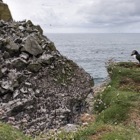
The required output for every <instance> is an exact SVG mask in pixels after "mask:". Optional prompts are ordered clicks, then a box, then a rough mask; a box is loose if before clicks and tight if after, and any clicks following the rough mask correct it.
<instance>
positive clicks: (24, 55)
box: [20, 52, 29, 60]
mask: <svg viewBox="0 0 140 140" xmlns="http://www.w3.org/2000/svg"><path fill="white" fill-rule="evenodd" d="M20 57H21V58H23V59H25V60H28V59H29V55H28V54H27V53H24V52H22V53H21V54H20Z"/></svg>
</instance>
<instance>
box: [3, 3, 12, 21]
mask: <svg viewBox="0 0 140 140" xmlns="http://www.w3.org/2000/svg"><path fill="white" fill-rule="evenodd" d="M1 19H2V20H4V21H10V20H12V16H11V12H10V10H9V8H8V5H7V4H5V3H3V2H2V0H0V20H1Z"/></svg>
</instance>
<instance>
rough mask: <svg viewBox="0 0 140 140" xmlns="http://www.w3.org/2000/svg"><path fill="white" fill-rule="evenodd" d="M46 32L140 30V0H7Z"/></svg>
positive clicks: (17, 17) (15, 11) (18, 16)
mask: <svg viewBox="0 0 140 140" xmlns="http://www.w3.org/2000/svg"><path fill="white" fill-rule="evenodd" d="M3 1H4V2H5V3H7V4H8V5H9V8H10V10H11V13H12V16H13V18H14V19H15V20H17V21H19V20H24V19H31V20H32V21H33V22H34V24H39V25H41V26H42V28H43V29H44V30H45V32H47V33H49V32H53V33H55V32H88V33H90V32H93V33H106V32H109V33H112V32H113V33H125V32H131V33H133V32H134V33H135V32H136V33H137V32H140V0H3Z"/></svg>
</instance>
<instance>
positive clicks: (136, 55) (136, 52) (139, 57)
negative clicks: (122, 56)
mask: <svg viewBox="0 0 140 140" xmlns="http://www.w3.org/2000/svg"><path fill="white" fill-rule="evenodd" d="M131 56H133V57H134V58H136V59H137V60H138V61H139V64H140V54H139V53H138V51H136V50H133V51H132V53H131Z"/></svg>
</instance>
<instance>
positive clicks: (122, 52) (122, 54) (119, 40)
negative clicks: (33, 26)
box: [46, 34, 140, 84]
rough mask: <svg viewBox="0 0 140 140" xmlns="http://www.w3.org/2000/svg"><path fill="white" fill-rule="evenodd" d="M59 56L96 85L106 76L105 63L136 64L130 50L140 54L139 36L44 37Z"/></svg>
mask: <svg viewBox="0 0 140 140" xmlns="http://www.w3.org/2000/svg"><path fill="white" fill-rule="evenodd" d="M46 35H47V37H48V38H49V39H50V40H51V41H53V42H54V43H55V46H56V48H57V49H58V50H59V51H60V53H61V54H63V55H64V56H66V57H67V58H69V59H72V60H73V61H74V62H76V63H77V64H78V65H79V66H80V67H82V68H84V69H85V71H86V72H88V73H89V74H90V75H91V76H92V77H93V78H94V82H95V84H100V83H102V82H103V81H104V80H105V79H106V78H107V76H108V73H107V71H106V67H105V66H106V63H107V62H108V60H110V59H113V60H114V61H117V62H119V61H134V62H135V61H136V60H135V59H134V58H133V57H131V52H132V50H134V49H136V50H138V51H139V52H140V34H46Z"/></svg>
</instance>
